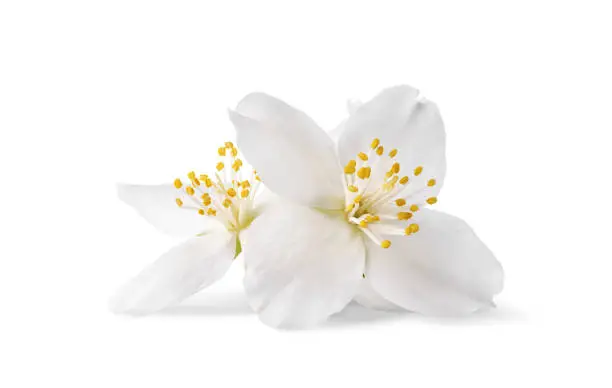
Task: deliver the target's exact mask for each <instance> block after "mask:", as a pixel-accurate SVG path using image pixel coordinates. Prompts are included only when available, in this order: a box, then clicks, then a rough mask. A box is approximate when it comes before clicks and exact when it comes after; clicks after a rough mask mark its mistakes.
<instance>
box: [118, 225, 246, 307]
mask: <svg viewBox="0 0 612 388" xmlns="http://www.w3.org/2000/svg"><path fill="white" fill-rule="evenodd" d="M235 249H236V238H235V236H234V235H233V234H230V233H229V232H227V231H225V230H223V231H217V232H214V233H210V234H205V235H202V236H196V237H193V238H191V239H189V240H187V241H186V242H184V243H182V244H180V245H178V246H176V247H174V248H172V249H170V250H169V251H168V252H166V253H164V254H163V255H162V256H161V257H160V258H159V259H157V261H155V262H153V263H152V264H151V265H149V266H148V267H146V268H145V269H144V270H143V271H142V272H141V273H140V274H139V275H137V276H136V277H135V278H134V279H132V280H131V281H129V282H128V283H127V284H125V285H124V286H123V287H122V288H120V289H119V291H118V292H117V293H116V294H115V296H114V297H113V298H112V299H111V301H110V308H111V310H112V311H114V312H116V313H128V314H149V313H153V312H156V311H159V310H162V309H164V308H166V307H170V306H173V305H175V304H177V303H180V302H181V301H182V300H183V299H185V298H187V297H188V296H190V295H192V294H194V293H196V292H197V291H199V290H201V289H202V288H204V287H208V286H210V285H211V284H213V283H214V282H215V281H217V280H218V279H220V278H221V277H222V276H223V275H224V274H225V272H227V270H228V269H229V267H230V265H231V264H232V261H233V259H234V256H235Z"/></svg>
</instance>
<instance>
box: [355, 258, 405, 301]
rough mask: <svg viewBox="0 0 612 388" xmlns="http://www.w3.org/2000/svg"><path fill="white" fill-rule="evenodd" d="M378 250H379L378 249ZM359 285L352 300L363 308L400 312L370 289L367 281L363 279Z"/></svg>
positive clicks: (370, 285)
mask: <svg viewBox="0 0 612 388" xmlns="http://www.w3.org/2000/svg"><path fill="white" fill-rule="evenodd" d="M378 248H379V249H380V247H378ZM360 283H361V286H360V287H359V289H358V290H357V294H356V295H355V297H354V298H353V299H354V300H355V302H357V303H359V304H360V305H362V306H364V307H367V308H371V309H375V310H387V311H394V310H402V308H401V307H399V306H398V305H396V304H393V303H391V302H389V301H388V300H387V299H385V298H383V297H382V296H381V295H380V294H379V293H378V292H376V291H375V290H374V288H372V284H371V283H370V280H369V279H367V278H366V279H363V280H362V281H361V282H360Z"/></svg>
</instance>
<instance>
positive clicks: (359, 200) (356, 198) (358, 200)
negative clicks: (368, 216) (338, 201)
mask: <svg viewBox="0 0 612 388" xmlns="http://www.w3.org/2000/svg"><path fill="white" fill-rule="evenodd" d="M361 199H362V196H361V195H358V196H356V197H355V199H354V200H353V202H355V203H359V202H361Z"/></svg>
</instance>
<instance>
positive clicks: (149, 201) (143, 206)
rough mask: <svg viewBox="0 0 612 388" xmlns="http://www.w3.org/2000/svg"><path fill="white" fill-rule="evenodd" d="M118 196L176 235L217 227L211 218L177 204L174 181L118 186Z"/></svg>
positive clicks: (147, 218) (149, 219)
mask: <svg viewBox="0 0 612 388" xmlns="http://www.w3.org/2000/svg"><path fill="white" fill-rule="evenodd" d="M117 192H118V194H119V198H120V199H121V200H122V201H123V202H125V203H127V204H128V205H130V206H132V207H133V208H134V209H135V210H136V211H137V212H138V214H140V215H141V216H142V217H143V218H144V219H146V220H147V221H149V223H151V224H152V225H153V226H155V227H156V228H157V229H159V230H161V231H162V232H164V233H168V234H170V235H173V236H180V237H185V236H194V235H196V234H198V233H201V232H202V231H204V230H209V229H212V228H214V227H217V226H218V225H217V224H218V222H217V221H215V220H213V219H212V218H211V217H202V216H200V215H199V214H198V213H197V212H196V211H195V210H193V211H188V210H186V209H181V208H179V207H178V206H177V205H176V198H177V190H176V188H175V187H174V186H173V185H172V184H164V185H128V184H120V185H117Z"/></svg>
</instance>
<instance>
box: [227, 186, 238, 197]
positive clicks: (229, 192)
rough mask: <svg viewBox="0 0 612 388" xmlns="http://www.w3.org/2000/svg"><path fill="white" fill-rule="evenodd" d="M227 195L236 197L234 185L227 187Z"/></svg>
mask: <svg viewBox="0 0 612 388" xmlns="http://www.w3.org/2000/svg"><path fill="white" fill-rule="evenodd" d="M227 195H229V196H230V197H232V198H233V197H235V196H236V190H235V189H234V188H233V187H230V188H229V189H227Z"/></svg>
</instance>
